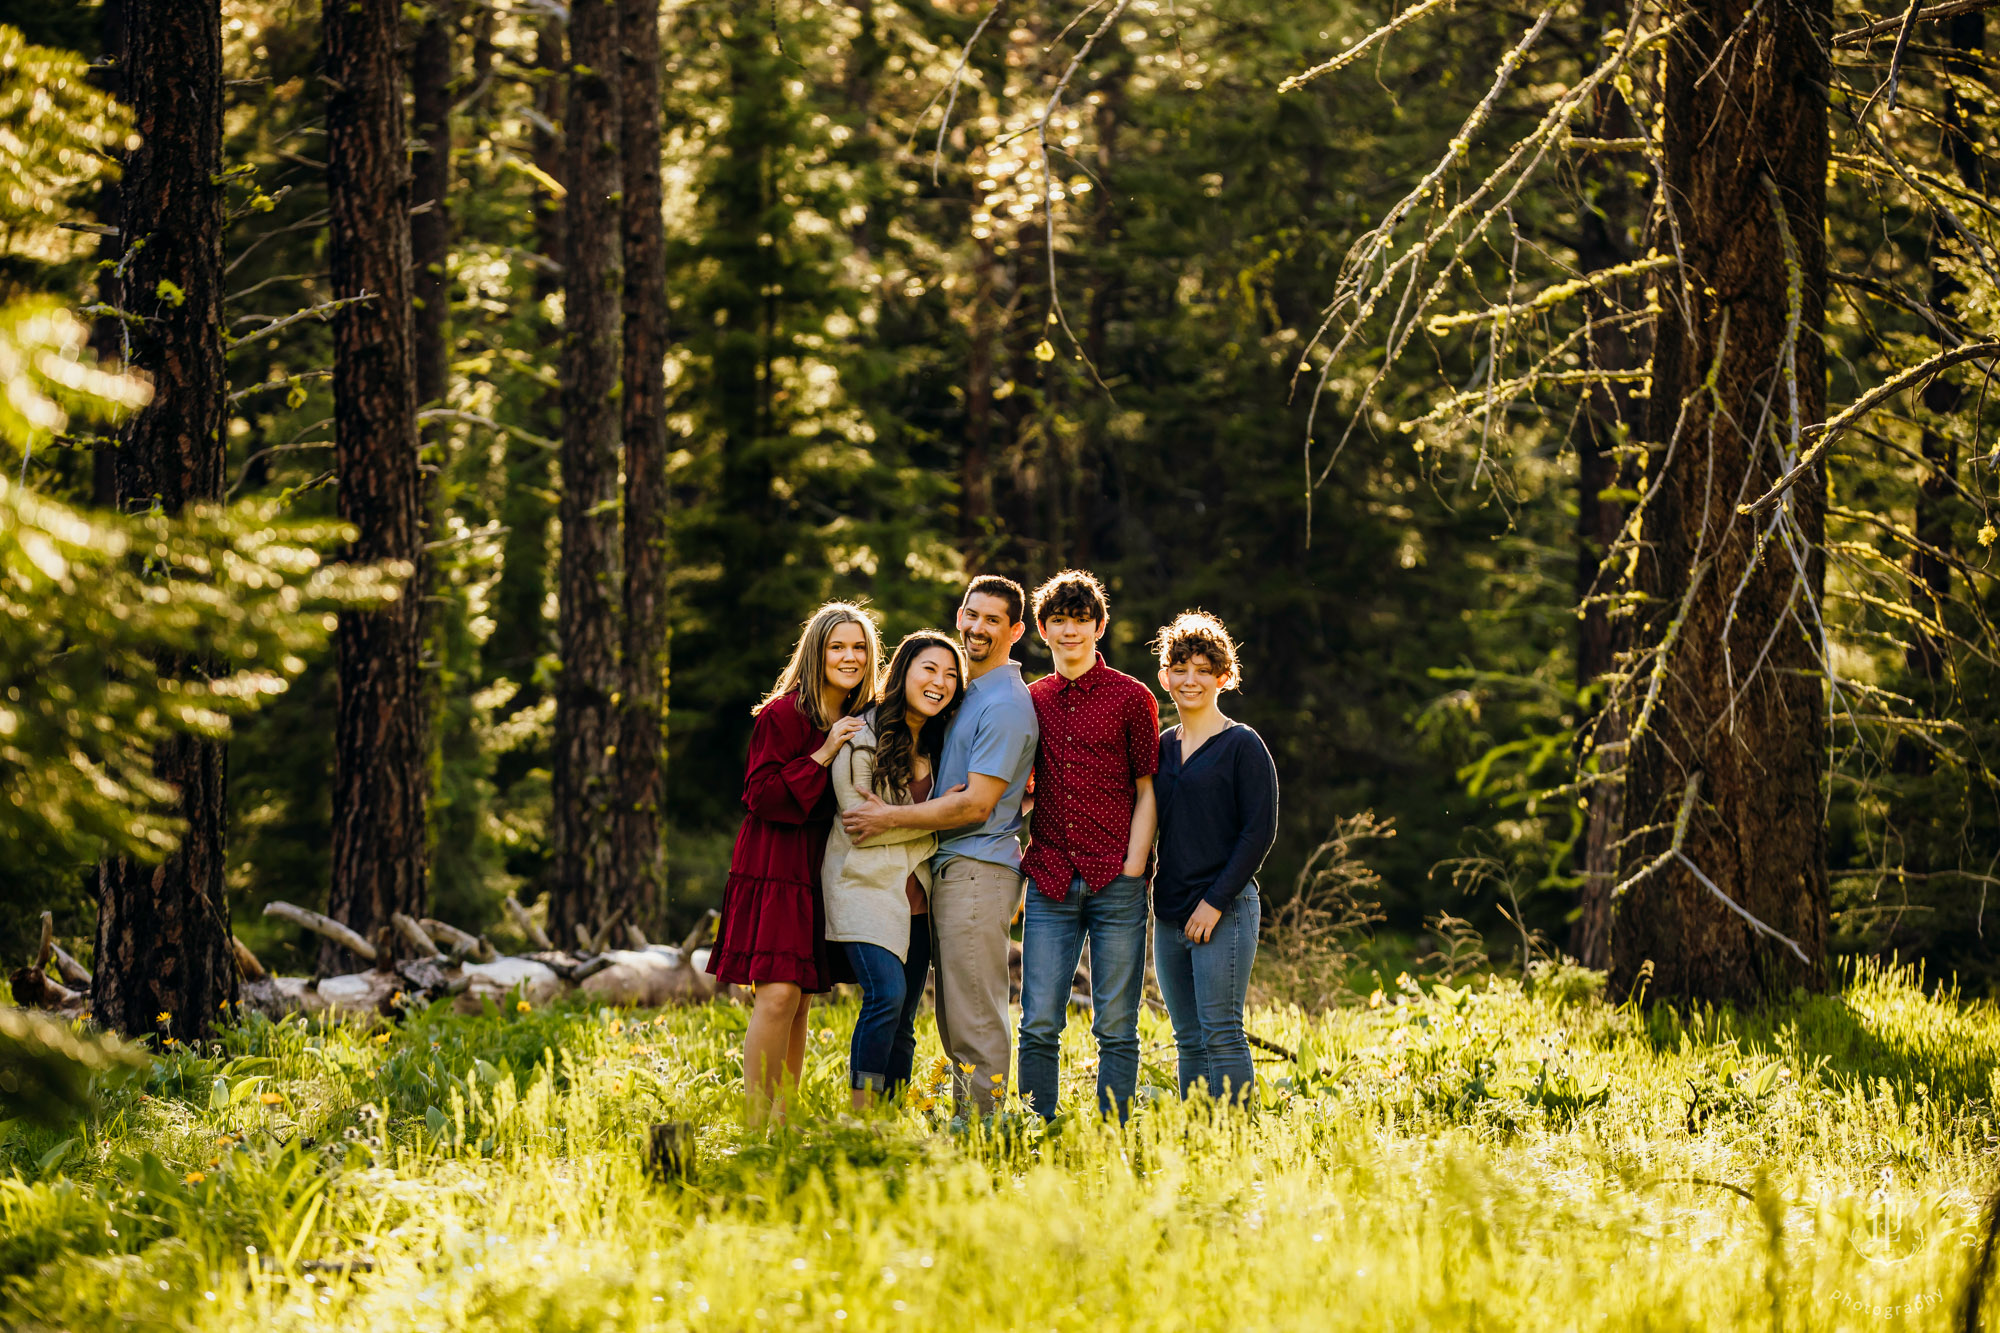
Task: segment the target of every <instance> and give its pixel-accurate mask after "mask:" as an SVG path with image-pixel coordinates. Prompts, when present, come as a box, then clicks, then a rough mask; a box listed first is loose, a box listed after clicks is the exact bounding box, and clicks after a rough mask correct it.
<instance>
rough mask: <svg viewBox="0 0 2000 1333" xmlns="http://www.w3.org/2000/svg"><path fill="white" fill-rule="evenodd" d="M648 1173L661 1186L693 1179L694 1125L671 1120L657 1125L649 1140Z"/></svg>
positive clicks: (647, 1144)
mask: <svg viewBox="0 0 2000 1333" xmlns="http://www.w3.org/2000/svg"><path fill="white" fill-rule="evenodd" d="M646 1174H648V1175H650V1176H651V1177H652V1178H653V1179H654V1180H657V1181H659V1182H660V1183H662V1184H672V1183H673V1182H675V1181H682V1182H685V1181H690V1180H693V1179H694V1124H693V1123H692V1122H691V1121H687V1120H668V1121H666V1122H664V1123H663V1124H658V1125H654V1126H653V1129H652V1132H651V1134H650V1135H649V1136H648V1138H647V1141H646Z"/></svg>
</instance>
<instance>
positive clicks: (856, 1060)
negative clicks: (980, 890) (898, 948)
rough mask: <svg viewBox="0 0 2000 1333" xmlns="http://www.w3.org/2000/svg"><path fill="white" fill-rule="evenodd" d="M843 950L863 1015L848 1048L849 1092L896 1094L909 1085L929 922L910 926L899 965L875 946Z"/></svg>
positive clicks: (853, 944) (928, 945)
mask: <svg viewBox="0 0 2000 1333" xmlns="http://www.w3.org/2000/svg"><path fill="white" fill-rule="evenodd" d="M844 947H845V948H846V950H847V960H848V962H850V963H852V964H853V965H854V975H855V976H856V977H857V978H859V980H860V982H861V1013H860V1015H859V1016H858V1017H856V1018H855V1020H854V1041H853V1044H852V1045H850V1046H849V1047H848V1065H849V1075H850V1080H851V1086H853V1087H856V1088H866V1089H869V1090H870V1091H873V1092H878V1093H879V1092H887V1093H895V1092H897V1091H899V1090H901V1089H902V1088H903V1087H904V1086H905V1085H906V1084H908V1083H909V1081H910V1062H911V1061H912V1060H913V1059H915V1058H916V1053H917V1005H918V1003H919V1002H920V1001H922V999H923V998H924V973H926V972H928V971H930V966H931V932H930V922H928V921H926V920H925V919H924V918H922V917H917V918H915V919H914V920H912V921H911V922H910V952H909V956H908V958H907V959H906V960H905V961H902V962H898V961H896V955H895V954H893V953H891V952H889V950H887V949H885V948H883V947H882V946H881V945H879V944H861V943H857V942H855V941H853V940H849V941H848V942H847V943H846V945H845V946H844Z"/></svg>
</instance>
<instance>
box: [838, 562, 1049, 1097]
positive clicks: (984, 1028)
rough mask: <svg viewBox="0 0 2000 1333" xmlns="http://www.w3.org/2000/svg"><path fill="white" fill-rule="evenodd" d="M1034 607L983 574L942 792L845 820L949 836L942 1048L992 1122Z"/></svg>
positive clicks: (1014, 897) (938, 930)
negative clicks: (1024, 653)
mask: <svg viewBox="0 0 2000 1333" xmlns="http://www.w3.org/2000/svg"><path fill="white" fill-rule="evenodd" d="M1026 600H1027V599H1026V596H1025V594H1023V592H1022V591H1021V585H1020V584H1018V583H1016V582H1014V581H1013V580H1012V579H1003V578H1000V577H999V576H997V575H993V574H983V575H981V576H980V577H978V578H976V579H974V580H973V581H972V583H971V584H970V585H969V586H968V587H967V588H966V590H965V601H964V603H963V604H961V605H960V607H959V608H958V635H959V639H960V640H961V641H962V642H963V643H964V645H965V656H966V659H967V663H968V665H969V667H970V669H971V673H972V679H971V681H970V682H969V683H968V684H967V685H966V687H965V702H964V703H963V704H961V705H960V706H959V710H958V716H957V717H956V718H955V719H953V721H952V724H951V729H950V730H949V731H947V732H946V733H945V737H944V753H943V754H942V755H941V756H940V758H939V760H938V774H937V781H936V783H935V785H934V786H933V787H932V790H933V791H937V792H940V793H942V794H941V795H938V796H934V797H932V798H931V799H930V800H928V801H924V802H921V803H919V804H916V805H887V804H885V803H883V802H881V801H879V800H876V799H874V798H873V797H871V798H870V799H868V800H867V801H864V802H863V803H862V804H861V805H859V806H856V807H855V808H854V809H852V810H849V811H848V812H847V813H846V814H844V815H842V816H841V822H842V823H843V824H845V825H846V827H847V832H848V834H849V835H850V836H851V837H854V838H856V839H861V838H867V837H872V836H874V835H875V834H877V833H882V832H885V831H887V830H889V829H892V828H918V829H932V830H936V831H938V832H940V833H941V834H942V835H943V836H942V838H941V840H940V842H939V846H938V853H937V857H936V859H935V860H934V861H933V862H932V863H931V865H932V888H931V912H930V918H931V932H932V936H933V939H934V941H935V947H934V950H933V953H932V956H933V957H934V958H936V959H937V1024H938V1040H939V1042H940V1043H941V1044H942V1045H943V1046H944V1053H945V1057H946V1058H947V1059H949V1060H950V1061H951V1072H952V1092H953V1101H954V1103H955V1105H956V1106H957V1108H958V1109H959V1110H960V1111H964V1110H966V1109H967V1106H968V1103H970V1104H971V1105H972V1106H975V1107H977V1109H978V1111H979V1113H980V1114H982V1115H984V1114H987V1113H989V1112H991V1111H992V1110H993V1106H994V1103H995V1102H996V1101H998V1100H999V1098H1000V1096H1001V1095H1002V1093H1003V1092H1005V1090H1006V1083H1007V1066H1008V1063H1009V1058H1010V1056H1011V1053H1012V1042H1011V1039H1010V1037H1009V1035H1008V1031H1007V937H1008V929H1009V927H1010V926H1011V925H1012V924H1013V919H1014V907H1015V905H1016V904H1017V903H1019V902H1020V899H1021V798H1022V795H1023V793H1024V792H1025V790H1026V788H1027V785H1028V775H1029V773H1031V772H1033V771H1034V766H1035V744H1036V742H1037V741H1038V740H1039V739H1040V736H1041V728H1040V726H1039V725H1038V724H1037V722H1036V720H1035V705H1034V701H1033V700H1032V699H1031V698H1029V696H1028V686H1027V684H1026V682H1024V681H1023V680H1022V679H1021V666H1020V664H1019V663H1018V662H1016V661H1014V659H1013V652H1014V645H1015V644H1016V643H1018V642H1020V639H1021V633H1022V631H1023V630H1024V629H1026V628H1027V626H1026V624H1025V623H1024V621H1023V619H1022V616H1023V612H1024V610H1025V609H1026Z"/></svg>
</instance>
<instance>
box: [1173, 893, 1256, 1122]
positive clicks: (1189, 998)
mask: <svg viewBox="0 0 2000 1333" xmlns="http://www.w3.org/2000/svg"><path fill="white" fill-rule="evenodd" d="M1262 915H1263V908H1262V906H1261V905H1260V904H1259V903H1258V901H1257V886H1256V885H1255V884H1249V885H1246V886H1244V889H1243V892H1242V893H1240V894H1238V895H1237V897H1236V901H1235V902H1233V903H1231V904H1229V907H1228V909H1227V910H1225V911H1224V912H1223V914H1222V920H1220V921H1218V922H1216V923H1215V932H1214V933H1213V934H1212V935H1210V936H1209V937H1208V943H1206V944H1193V943H1190V942H1189V940H1188V937H1187V936H1186V935H1185V934H1183V933H1182V932H1181V931H1180V930H1179V929H1178V928H1177V927H1175V925H1174V924H1173V923H1172V922H1170V921H1159V922H1155V923H1154V926H1153V971H1154V973H1155V974H1156V975H1157V976H1158V977H1159V980H1160V998H1161V999H1163V1000H1165V1001H1166V1002H1167V1014H1168V1016H1169V1017H1171V1018H1172V1019H1173V1020H1174V1045H1175V1047H1176V1048H1178V1050H1179V1052H1180V1065H1181V1096H1183V1097H1185V1096H1187V1095H1188V1093H1189V1092H1191V1091H1193V1090H1194V1087H1195V1085H1196V1084H1198V1083H1202V1082H1204V1081H1205V1082H1206V1083H1207V1085H1208V1091H1209V1095H1210V1096H1213V1097H1221V1096H1223V1095H1224V1090H1225V1089H1226V1090H1227V1094H1228V1096H1229V1098H1230V1099H1231V1100H1233V1101H1248V1100H1249V1098H1250V1094H1251V1092H1252V1090H1253V1089H1254V1088H1255V1087H1256V1086H1257V1073H1256V1070H1255V1069H1253V1068H1252V1067H1251V1064H1250V1042H1249V1039H1248V1038H1246V1037H1245V1036H1244V1035H1243V1001H1244V997H1245V996H1247V995H1248V994H1249V991H1250V964H1251V963H1253V962H1255V961H1256V958H1257V926H1258V922H1259V920H1260V919H1261V918H1262Z"/></svg>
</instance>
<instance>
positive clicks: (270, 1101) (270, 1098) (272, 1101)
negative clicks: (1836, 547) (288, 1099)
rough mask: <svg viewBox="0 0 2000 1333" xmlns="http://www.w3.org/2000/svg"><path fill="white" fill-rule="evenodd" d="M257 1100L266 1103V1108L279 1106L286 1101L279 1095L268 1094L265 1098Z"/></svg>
mask: <svg viewBox="0 0 2000 1333" xmlns="http://www.w3.org/2000/svg"><path fill="white" fill-rule="evenodd" d="M257 1100H258V1101H260V1102H262V1103H264V1105H266V1106H277V1105H279V1104H280V1103H282V1102H283V1101H284V1100H285V1099H284V1098H283V1097H282V1096H280V1095H279V1094H278V1093H275V1092H267V1093H265V1094H264V1095H263V1096H261V1097H259V1098H258V1099H257Z"/></svg>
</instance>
